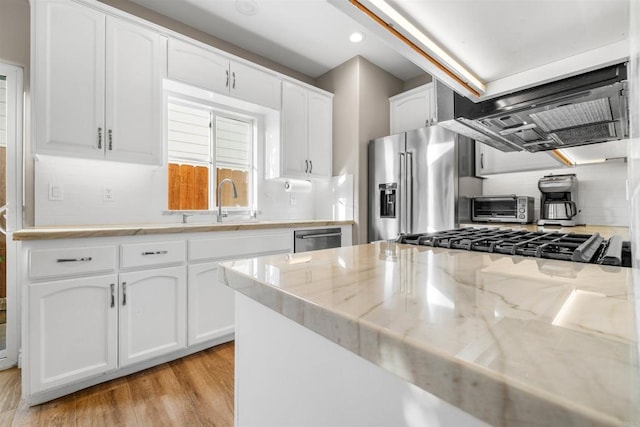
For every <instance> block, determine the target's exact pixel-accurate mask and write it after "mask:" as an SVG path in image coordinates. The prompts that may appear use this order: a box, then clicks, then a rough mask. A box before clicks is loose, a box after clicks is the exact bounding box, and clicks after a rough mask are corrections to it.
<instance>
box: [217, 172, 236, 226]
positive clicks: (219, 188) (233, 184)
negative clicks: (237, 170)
mask: <svg viewBox="0 0 640 427" xmlns="http://www.w3.org/2000/svg"><path fill="white" fill-rule="evenodd" d="M225 182H230V183H231V185H232V186H233V198H234V199H237V198H238V190H237V189H236V183H235V182H233V180H232V179H231V178H225V179H223V180H222V181H220V184H218V222H222V185H223V184H224V183H225Z"/></svg>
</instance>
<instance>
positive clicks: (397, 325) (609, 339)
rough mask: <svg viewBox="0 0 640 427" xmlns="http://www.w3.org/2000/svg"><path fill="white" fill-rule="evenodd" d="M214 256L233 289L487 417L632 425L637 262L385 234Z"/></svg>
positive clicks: (637, 420)
mask: <svg viewBox="0 0 640 427" xmlns="http://www.w3.org/2000/svg"><path fill="white" fill-rule="evenodd" d="M220 266H221V269H219V277H220V279H221V281H223V282H224V283H226V284H227V285H228V286H230V287H231V288H233V289H235V290H236V291H238V292H241V293H243V294H245V295H247V296H249V297H250V298H253V299H255V300H256V301H258V302H260V303H262V304H264V305H265V306H267V307H269V308H271V309H273V310H275V311H276V312H278V313H280V314H282V315H283V316H285V317H287V318H289V319H291V320H293V321H295V322H297V323H299V324H300V325H302V326H304V327H306V328H308V329H310V330H312V331H314V332H316V333H318V334H320V335H321V336H324V337H326V338H327V339H329V340H331V341H333V342H334V343H336V344H337V345H340V346H342V347H344V348H346V349H348V350H350V351H352V352H353V353H355V354H357V355H359V356H361V357H363V358H364V359H367V360H369V361H370V362H372V363H374V364H376V365H378V366H379V367H380V368H382V369H385V370H387V371H389V372H391V373H393V374H395V375H397V376H399V377H401V378H403V379H404V380H406V381H408V382H410V383H413V384H415V385H417V386H418V387H421V388H423V389H424V390H426V391H428V392H430V393H432V394H434V395H436V396H438V397H440V398H441V399H444V400H445V401H447V402H449V403H451V404H453V405H456V406H457V407H459V408H461V409H462V410H464V411H466V412H468V413H470V414H472V415H474V416H475V417H477V418H479V419H481V420H483V421H486V422H488V423H490V424H492V425H515V426H520V425H562V426H564V425H576V426H591V425H610V426H614V425H615V426H619V425H640V414H639V411H640V398H639V388H640V369H639V366H638V331H637V329H636V324H637V323H636V318H637V316H638V315H639V314H640V313H639V311H640V308H639V307H638V305H639V304H640V295H638V294H637V292H638V288H636V289H635V290H634V286H633V276H634V275H635V276H636V280H637V281H638V280H640V278H639V277H637V276H639V275H640V274H639V270H635V269H630V268H622V267H608V266H599V265H594V264H580V263H573V262H565V261H557V260H547V259H533V258H523V257H519V256H505V255H497V254H487V253H481V252H471V251H460V250H450V249H443V248H432V247H425V246H410V245H402V244H397V243H392V242H376V243H372V244H368V245H359V246H351V247H343V248H336V249H329V250H323V251H316V252H308V253H297V254H288V255H274V256H268V257H259V258H253V259H248V260H238V261H229V262H223V263H221V264H220ZM637 283H640V282H637Z"/></svg>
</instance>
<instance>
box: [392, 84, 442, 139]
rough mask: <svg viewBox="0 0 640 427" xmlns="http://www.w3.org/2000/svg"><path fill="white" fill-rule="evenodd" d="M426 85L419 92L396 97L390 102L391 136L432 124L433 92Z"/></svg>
mask: <svg viewBox="0 0 640 427" xmlns="http://www.w3.org/2000/svg"><path fill="white" fill-rule="evenodd" d="M429 89H430V86H429V85H426V86H424V87H421V88H420V89H419V90H417V91H410V92H409V93H408V94H406V95H404V94H403V95H402V96H398V97H394V98H393V99H391V100H390V108H391V116H390V118H391V123H390V127H391V134H392V135H393V134H396V133H400V132H406V131H408V130H414V129H418V128H421V127H424V126H427V125H428V124H429V123H430V119H431V118H432V117H431V110H432V109H431V106H430V104H429V103H430V102H433V90H429Z"/></svg>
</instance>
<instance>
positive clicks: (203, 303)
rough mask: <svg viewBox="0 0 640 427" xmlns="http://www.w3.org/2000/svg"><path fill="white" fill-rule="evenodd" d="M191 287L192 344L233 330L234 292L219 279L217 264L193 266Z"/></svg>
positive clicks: (190, 273) (190, 339) (189, 296)
mask: <svg viewBox="0 0 640 427" xmlns="http://www.w3.org/2000/svg"><path fill="white" fill-rule="evenodd" d="M188 288H189V289H188V306H189V319H188V325H189V326H188V344H189V345H193V344H197V343H200V342H204V341H208V340H211V339H213V338H217V337H220V336H223V335H226V334H229V333H231V332H233V330H234V323H235V310H234V305H235V297H234V292H233V290H232V289H231V288H229V287H228V286H225V285H223V284H222V283H220V282H218V263H216V262H208V263H206V264H196V265H190V266H189V282H188Z"/></svg>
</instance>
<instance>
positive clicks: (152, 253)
mask: <svg viewBox="0 0 640 427" xmlns="http://www.w3.org/2000/svg"><path fill="white" fill-rule="evenodd" d="M168 253H169V251H154V252H142V255H143V256H147V255H164V254H168Z"/></svg>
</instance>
